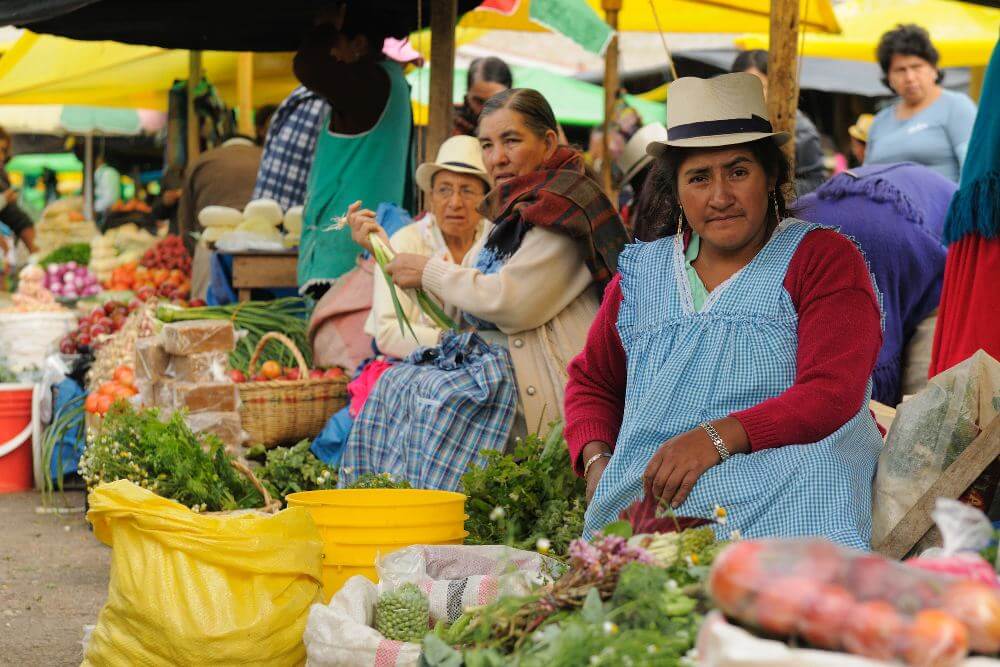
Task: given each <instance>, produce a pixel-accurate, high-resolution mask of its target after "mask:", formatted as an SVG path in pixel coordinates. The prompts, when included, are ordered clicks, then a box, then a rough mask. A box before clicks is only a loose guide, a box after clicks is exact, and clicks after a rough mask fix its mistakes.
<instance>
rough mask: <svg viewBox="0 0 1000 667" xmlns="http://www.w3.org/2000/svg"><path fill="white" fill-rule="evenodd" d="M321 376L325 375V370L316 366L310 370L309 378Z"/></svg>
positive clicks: (313, 378) (316, 378) (315, 378)
mask: <svg viewBox="0 0 1000 667" xmlns="http://www.w3.org/2000/svg"><path fill="white" fill-rule="evenodd" d="M321 377H323V371H321V370H320V369H318V368H314V369H312V370H311V371H309V379H310V380H318V379H320V378H321Z"/></svg>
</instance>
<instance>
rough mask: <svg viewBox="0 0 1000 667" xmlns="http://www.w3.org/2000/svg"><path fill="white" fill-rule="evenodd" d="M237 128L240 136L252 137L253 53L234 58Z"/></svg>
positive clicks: (241, 54)
mask: <svg viewBox="0 0 1000 667" xmlns="http://www.w3.org/2000/svg"><path fill="white" fill-rule="evenodd" d="M236 99H237V103H238V112H237V113H238V117H237V128H238V129H239V133H240V134H245V135H247V136H248V137H253V136H254V134H255V132H254V119H253V53H251V52H250V51H244V52H242V53H240V54H238V55H237V56H236Z"/></svg>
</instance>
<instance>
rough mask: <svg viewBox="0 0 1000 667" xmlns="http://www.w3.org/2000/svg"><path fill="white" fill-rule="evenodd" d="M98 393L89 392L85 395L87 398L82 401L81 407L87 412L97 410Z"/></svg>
mask: <svg viewBox="0 0 1000 667" xmlns="http://www.w3.org/2000/svg"><path fill="white" fill-rule="evenodd" d="M100 398H101V396H100V394H97V393H90V394H88V395H87V400H86V401H84V403H83V409H84V410H86V411H87V412H97V401H98V399H100Z"/></svg>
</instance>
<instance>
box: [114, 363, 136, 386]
mask: <svg viewBox="0 0 1000 667" xmlns="http://www.w3.org/2000/svg"><path fill="white" fill-rule="evenodd" d="M115 382H118V383H119V384H122V385H125V386H126V387H132V386H134V385H135V372H133V371H132V369H131V368H130V367H129V366H119V367H118V368H116V369H115Z"/></svg>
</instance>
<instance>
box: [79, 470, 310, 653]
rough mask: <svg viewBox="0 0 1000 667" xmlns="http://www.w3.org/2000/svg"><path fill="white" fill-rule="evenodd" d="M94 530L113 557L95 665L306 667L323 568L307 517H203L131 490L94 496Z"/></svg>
mask: <svg viewBox="0 0 1000 667" xmlns="http://www.w3.org/2000/svg"><path fill="white" fill-rule="evenodd" d="M87 519H88V520H89V521H90V522H91V523H92V524H93V526H94V534H95V535H96V536H97V538H98V539H100V540H101V541H102V542H104V543H105V544H107V545H109V546H110V547H112V550H113V554H112V561H111V583H110V585H109V587H108V601H107V603H106V604H105V605H104V608H103V609H102V610H101V613H100V616H99V617H98V620H97V627H96V628H94V631H93V633H92V634H91V637H90V641H89V643H88V645H87V648H86V652H85V656H84V661H83V664H84V665H85V666H86V665H93V666H94V667H97V666H103V665H113V666H115V667H117V666H119V665H150V666H152V665H198V666H201V665H209V664H211V665H237V664H238V665H262V666H263V665H268V666H269V667H270V666H272V665H301V664H303V663H304V662H305V658H306V652H305V647H304V645H303V643H302V633H303V631H304V630H305V626H306V619H307V618H308V615H309V607H310V605H312V604H313V603H314V602H319V601H320V572H321V563H322V542H321V540H320V536H319V532H318V531H317V529H316V525H315V524H314V523H313V520H312V518H311V517H310V516H309V513H308V512H307V511H306V510H304V509H300V508H290V509H286V510H284V511H282V512H280V513H279V514H277V515H274V516H264V515H262V514H259V513H245V514H240V515H216V516H211V515H199V514H195V513H194V512H192V511H190V510H189V509H187V508H186V507H184V506H183V505H180V504H178V503H175V502H173V501H171V500H167V499H165V498H161V497H160V496H157V495H155V494H153V493H151V492H149V491H146V490H145V489H142V488H140V487H138V486H136V485H134V484H132V483H131V482H128V481H124V480H122V481H118V482H114V483H112V484H103V485H101V486H99V487H98V488H96V489H95V490H94V491H93V492H92V493H91V494H90V511H89V512H88V514H87Z"/></svg>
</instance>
